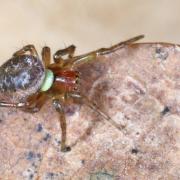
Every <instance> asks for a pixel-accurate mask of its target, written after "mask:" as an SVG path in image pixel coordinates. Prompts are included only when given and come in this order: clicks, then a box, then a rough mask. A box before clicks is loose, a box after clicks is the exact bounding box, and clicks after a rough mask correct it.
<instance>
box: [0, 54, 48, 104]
mask: <svg viewBox="0 0 180 180" xmlns="http://www.w3.org/2000/svg"><path fill="white" fill-rule="evenodd" d="M44 76H45V68H44V65H43V63H42V62H41V60H39V59H38V58H36V57H34V56H30V55H21V56H17V57H13V58H11V59H9V60H8V61H6V62H5V63H4V64H3V65H2V66H1V67H0V97H1V99H4V100H10V101H11V102H19V101H21V102H22V101H24V100H26V99H27V97H29V96H30V95H32V94H34V93H36V92H37V91H38V90H39V89H40V87H41V84H42V82H43V79H44Z"/></svg>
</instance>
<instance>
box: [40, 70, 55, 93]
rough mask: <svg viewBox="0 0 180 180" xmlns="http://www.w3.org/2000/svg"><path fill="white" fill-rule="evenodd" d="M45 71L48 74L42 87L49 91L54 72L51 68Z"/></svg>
mask: <svg viewBox="0 0 180 180" xmlns="http://www.w3.org/2000/svg"><path fill="white" fill-rule="evenodd" d="M45 73H46V74H45V78H44V82H43V84H42V86H41V89H40V90H41V91H47V90H48V89H50V88H51V86H52V84H53V81H54V74H53V72H52V71H51V70H49V69H46V72H45Z"/></svg>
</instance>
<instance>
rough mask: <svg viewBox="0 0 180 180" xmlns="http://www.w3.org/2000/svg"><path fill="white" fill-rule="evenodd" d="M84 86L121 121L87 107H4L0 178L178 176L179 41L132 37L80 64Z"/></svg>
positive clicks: (0, 110) (85, 91) (0, 126)
mask: <svg viewBox="0 0 180 180" xmlns="http://www.w3.org/2000/svg"><path fill="white" fill-rule="evenodd" d="M78 70H79V71H80V73H81V91H82V92H83V94H85V95H86V96H88V97H89V99H90V100H91V101H93V102H95V103H96V105H97V106H98V107H99V108H100V109H101V110H102V112H105V113H106V114H107V115H109V116H110V117H111V118H112V119H113V120H114V121H115V122H116V123H117V124H119V126H120V127H121V128H122V130H121V131H119V130H118V129H117V128H116V127H114V126H112V125H111V124H110V123H109V122H107V121H106V120H105V119H103V118H102V117H101V116H100V115H98V114H97V113H96V112H94V111H92V110H91V109H90V108H89V107H87V106H85V105H83V104H81V105H69V106H67V107H66V117H67V124H68V144H69V145H70V146H71V147H72V150H71V151H70V152H67V153H62V152H61V151H60V148H59V144H60V140H61V138H60V134H61V133H60V127H59V124H58V114H57V113H56V112H55V110H54V109H53V107H52V106H51V102H50V101H48V102H47V103H46V104H45V105H44V106H43V108H42V109H41V111H40V112H38V113H35V114H29V113H25V112H22V111H19V110H16V109H7V108H0V138H1V142H0V179H3V180H4V179H8V180H11V179H12V180H16V179H17V180H21V179H29V180H30V179H44V180H50V179H53V180H56V179H57V180H61V179H65V180H69V179H73V180H80V179H82V180H86V179H87V180H89V179H91V180H97V179H102V180H106V179H107V180H111V179H113V180H114V179H115V180H121V179H122V180H126V179H138V180H139V179H151V180H152V179H167V180H171V179H173V180H174V179H180V47H179V46H178V45H173V44H164V43H149V44H148V43H147V44H133V45H130V46H127V47H125V48H123V49H120V50H118V51H116V52H115V53H112V54H110V55H107V56H103V57H99V58H98V59H97V61H94V62H92V63H89V64H85V65H83V66H81V67H79V69H78Z"/></svg>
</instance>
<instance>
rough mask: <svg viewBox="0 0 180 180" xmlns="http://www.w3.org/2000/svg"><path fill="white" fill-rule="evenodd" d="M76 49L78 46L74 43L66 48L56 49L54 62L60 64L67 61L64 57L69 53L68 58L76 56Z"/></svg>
mask: <svg viewBox="0 0 180 180" xmlns="http://www.w3.org/2000/svg"><path fill="white" fill-rule="evenodd" d="M75 49H76V47H75V46H74V45H71V46H69V47H67V48H65V49H60V50H58V51H56V53H55V54H54V56H53V59H54V62H55V63H58V64H59V63H60V64H64V61H66V59H65V58H63V56H65V55H68V57H67V59H71V58H72V57H73V56H74V52H75Z"/></svg>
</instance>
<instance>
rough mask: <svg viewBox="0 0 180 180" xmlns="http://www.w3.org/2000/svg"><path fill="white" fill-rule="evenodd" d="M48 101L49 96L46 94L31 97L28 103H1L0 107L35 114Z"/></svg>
mask: <svg viewBox="0 0 180 180" xmlns="http://www.w3.org/2000/svg"><path fill="white" fill-rule="evenodd" d="M46 100H47V96H45V94H44V93H39V94H38V95H33V96H31V97H30V98H29V99H28V100H27V101H26V102H21V103H11V102H10V103H9V102H3V101H0V107H12V108H21V109H23V110H24V111H27V112H30V113H35V112H38V111H39V110H40V109H41V107H42V106H43V104H44V102H45V101H46Z"/></svg>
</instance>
